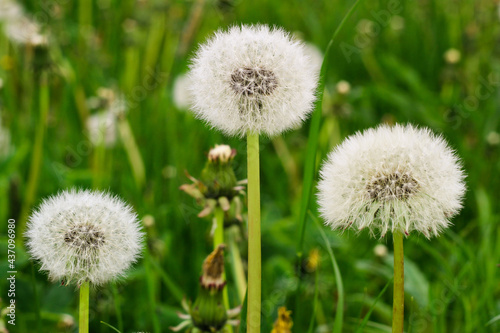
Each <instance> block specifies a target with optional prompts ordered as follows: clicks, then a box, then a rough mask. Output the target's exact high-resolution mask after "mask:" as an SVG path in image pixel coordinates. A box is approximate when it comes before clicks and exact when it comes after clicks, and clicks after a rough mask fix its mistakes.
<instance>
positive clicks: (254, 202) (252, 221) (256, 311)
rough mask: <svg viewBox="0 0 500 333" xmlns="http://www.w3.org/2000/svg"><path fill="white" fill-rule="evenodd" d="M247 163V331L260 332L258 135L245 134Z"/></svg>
mask: <svg viewBox="0 0 500 333" xmlns="http://www.w3.org/2000/svg"><path fill="white" fill-rule="evenodd" d="M247 163H248V171H247V172H248V309H247V332H248V333H260V308H261V245H260V242H261V241H260V174H259V173H260V170H259V169H260V168H259V135H258V134H256V133H250V132H249V133H248V134H247Z"/></svg>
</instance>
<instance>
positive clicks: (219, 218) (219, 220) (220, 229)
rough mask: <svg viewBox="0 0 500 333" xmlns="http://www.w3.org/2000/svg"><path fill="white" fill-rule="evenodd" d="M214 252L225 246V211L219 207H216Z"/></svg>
mask: <svg viewBox="0 0 500 333" xmlns="http://www.w3.org/2000/svg"><path fill="white" fill-rule="evenodd" d="M214 215H215V230H214V250H215V249H216V248H217V247H218V246H219V245H220V244H224V211H223V210H222V208H220V207H219V206H216V207H215V213H214Z"/></svg>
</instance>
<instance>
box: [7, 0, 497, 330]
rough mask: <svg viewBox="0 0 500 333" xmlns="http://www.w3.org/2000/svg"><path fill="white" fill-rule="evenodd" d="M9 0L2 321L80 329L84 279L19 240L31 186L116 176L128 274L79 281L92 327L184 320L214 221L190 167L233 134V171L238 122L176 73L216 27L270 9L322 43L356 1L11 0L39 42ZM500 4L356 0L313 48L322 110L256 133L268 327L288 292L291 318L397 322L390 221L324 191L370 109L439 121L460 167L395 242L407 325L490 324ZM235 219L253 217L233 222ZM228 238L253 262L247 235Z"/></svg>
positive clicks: (319, 323) (88, 184)
mask: <svg viewBox="0 0 500 333" xmlns="http://www.w3.org/2000/svg"><path fill="white" fill-rule="evenodd" d="M7 3H10V1H6V0H0V125H1V129H0V221H1V223H0V272H1V275H0V276H1V280H0V291H1V294H0V308H1V309H2V310H1V314H0V332H11V333H16V332H20V333H31V332H51V333H54V332H77V331H78V328H77V323H78V293H77V291H78V290H77V288H76V287H75V286H74V285H70V286H61V284H60V283H57V282H56V283H53V282H50V281H48V279H47V275H46V274H45V273H41V272H39V268H40V265H39V264H38V263H36V262H33V261H31V260H30V258H29V254H27V252H26V248H25V244H24V239H23V233H24V231H25V225H26V221H27V219H28V217H29V215H30V214H31V212H32V211H33V209H35V208H36V207H37V206H38V205H39V204H40V203H41V201H42V199H43V198H45V197H47V196H50V195H53V194H56V193H57V192H59V191H60V190H62V189H67V188H71V187H77V188H93V189H99V190H106V191H109V192H111V193H114V194H117V195H118V196H120V197H121V198H122V199H123V200H125V201H126V202H128V203H129V204H130V205H131V206H132V207H134V209H135V210H136V212H137V213H138V216H139V218H140V219H141V220H142V224H143V225H144V230H145V232H146V240H145V249H144V251H143V253H142V257H141V259H139V261H138V262H137V263H136V264H135V265H134V266H133V268H132V269H131V270H129V271H128V273H127V275H126V277H124V278H122V279H119V280H118V281H116V282H113V283H110V284H108V285H106V286H104V287H97V288H93V289H92V290H91V296H90V332H96V333H105V332H113V328H110V327H109V326H108V325H107V324H109V325H111V326H113V327H115V328H116V329H117V330H119V331H120V332H124V333H125V332H126V333H130V332H151V333H160V332H169V331H170V330H169V327H171V326H176V325H178V324H179V323H180V322H181V321H182V320H181V319H179V317H178V315H177V312H178V311H182V307H181V302H182V300H183V298H184V297H185V298H186V299H190V300H194V299H195V298H196V296H197V294H198V292H199V279H200V274H201V266H202V263H203V260H204V259H205V257H206V256H207V255H208V254H209V253H210V252H211V251H212V248H213V245H212V240H211V236H210V231H211V228H212V222H211V219H210V218H209V217H205V218H199V217H198V216H197V215H198V213H199V212H200V211H201V210H202V209H203V207H201V206H200V205H199V204H198V203H197V202H196V200H194V199H193V198H192V197H190V196H189V195H187V194H186V193H184V192H183V191H181V190H180V189H179V187H181V186H182V185H183V184H188V183H190V182H191V181H190V179H189V178H188V176H187V175H186V171H187V172H188V173H189V174H190V175H192V176H194V177H196V178H198V176H199V175H200V173H201V171H202V169H203V168H204V166H205V163H206V160H207V153H208V151H209V150H210V149H211V148H212V147H214V146H215V145H216V144H227V145H230V146H231V147H232V148H234V149H236V152H237V154H236V156H235V157H234V161H233V167H234V170H235V174H236V177H237V179H245V178H246V177H247V164H246V149H247V146H246V142H245V139H241V138H238V137H227V136H225V135H223V134H222V133H220V132H219V131H217V130H216V129H211V128H210V126H207V125H206V124H204V123H203V122H202V121H200V120H198V119H196V118H195V117H194V115H193V114H192V113H191V112H190V111H189V107H186V105H185V101H184V104H183V103H182V100H183V99H185V98H186V96H185V93H183V91H184V90H183V89H185V88H183V87H182V85H181V84H182V82H181V83H179V78H181V77H182V76H183V75H184V74H185V73H186V72H187V71H188V70H189V63H190V62H189V61H190V58H191V57H192V56H193V53H194V52H195V51H196V50H197V47H198V45H199V43H202V42H204V41H205V40H206V39H207V38H208V37H209V36H211V35H212V34H213V32H215V31H217V30H218V29H220V28H227V27H229V26H231V25H234V24H255V23H265V24H269V25H277V26H281V27H283V28H284V29H286V30H287V31H290V32H292V33H293V34H294V35H295V36H296V37H297V38H299V39H301V40H303V41H305V42H307V43H308V44H309V45H314V46H315V48H317V50H318V51H317V53H320V54H324V52H325V50H326V48H327V45H328V43H329V42H330V40H331V38H332V34H333V33H334V31H335V30H336V28H337V27H338V26H339V24H340V22H341V21H342V19H343V18H344V17H345V15H346V13H347V12H348V11H349V9H350V8H351V7H352V5H353V4H354V2H353V1H339V0H333V1H324V0H315V1H299V0H291V1H282V0H271V1H264V0H254V1H248V0H247V1H244V0H191V1H180V0H172V1H167V0H123V1H117V0H94V1H85V0H79V1H67V0H47V1H18V2H17V3H18V4H19V5H21V6H22V8H24V12H25V16H26V17H28V18H30V20H32V21H33V22H37V25H38V26H39V27H40V33H41V34H42V35H43V36H44V38H45V37H46V40H43V42H42V43H39V42H38V41H37V40H30V42H26V38H27V36H29V34H30V33H31V32H30V26H29V25H28V24H26V23H21V24H18V26H17V30H16V29H8V28H7V26H8V24H7V21H8V15H9V13H8V12H7V11H6V10H3V9H5V8H7V7H3V6H4V5H5V4H7ZM497 6H499V5H498V4H496V3H495V2H492V1H486V0H476V1H472V0H466V1H446V0H434V1H429V0H419V1H399V0H388V1H385V0H384V1H380V0H375V1H362V0H361V1H360V2H359V4H358V6H357V7H356V8H355V10H354V12H353V13H352V15H351V16H350V17H348V18H347V19H346V21H345V24H344V25H343V27H342V29H341V30H340V31H339V33H338V35H337V36H336V38H335V39H334V40H333V44H332V46H331V49H330V52H329V53H328V58H327V59H326V60H325V61H326V62H327V63H328V69H327V71H326V73H325V76H324V84H325V89H324V94H323V98H322V109H321V110H320V111H322V113H321V114H320V115H319V117H316V118H315V119H317V121H316V122H315V123H314V122H311V119H309V120H308V121H306V122H305V123H304V124H303V126H302V127H300V128H297V129H294V130H291V131H288V132H286V133H284V134H283V135H279V136H276V137H273V138H267V137H262V138H261V141H260V149H261V156H260V163H261V174H260V177H261V203H262V280H263V283H262V329H261V331H262V332H271V330H272V328H273V323H274V322H275V320H276V317H277V312H278V308H279V307H281V306H286V307H287V308H288V309H289V310H291V311H292V313H291V316H292V319H293V328H292V331H293V332H332V331H333V330H338V328H339V325H341V326H342V328H341V331H342V332H368V333H370V332H373V333H375V332H391V317H392V280H391V279H392V271H393V252H392V248H393V247H392V239H391V237H384V238H381V239H379V238H373V237H370V235H369V233H368V232H364V231H362V232H359V233H357V232H353V231H345V232H339V231H332V230H330V228H329V227H327V226H324V225H323V223H322V220H321V218H320V217H319V214H318V207H317V203H316V192H317V190H316V182H317V179H318V169H319V167H320V165H321V161H322V160H323V159H325V158H326V156H327V154H328V152H330V151H331V150H332V148H333V147H335V146H336V145H338V144H339V143H340V142H342V140H343V139H344V138H345V137H347V136H349V135H351V134H353V133H355V132H357V131H359V130H363V129H367V128H370V127H375V126H377V125H378V124H380V123H387V124H394V123H412V124H415V125H418V126H425V127H428V128H430V129H431V130H432V131H433V132H435V133H439V134H441V135H442V136H443V137H445V138H446V140H447V141H448V142H449V144H450V146H451V147H452V148H453V149H455V150H456V153H457V155H458V156H459V157H460V159H461V160H462V162H463V168H464V170H465V172H466V174H467V178H466V184H467V192H466V195H465V199H464V207H463V209H462V210H461V212H460V214H459V215H458V216H456V217H454V218H453V220H452V223H453V225H452V226H450V227H449V228H448V229H446V230H445V231H444V232H443V233H442V235H441V236H439V237H434V238H431V239H427V238H425V237H424V236H423V235H420V234H418V233H414V234H413V233H412V234H411V235H410V237H408V238H407V239H406V240H405V275H406V276H405V297H406V298H405V331H406V332H411V333H430V332H434V333H444V332H457V333H468V332H471V333H472V332H474V333H480V332H491V333H495V332H500V266H499V265H500V210H499V208H498V207H496V206H495V203H498V200H499V193H500V177H498V175H499V173H500V134H499V133H500V57H499V56H500V50H499V47H498V43H499V41H500V7H497ZM38 37H40V36H38ZM23 38H24V41H23ZM318 57H322V55H321V56H319V55H318ZM320 59H321V58H320ZM110 108H114V110H115V111H116V110H118V111H117V112H118V114H119V116H118V119H117V123H116V128H115V129H114V133H106V135H104V137H101V138H100V139H101V141H99V142H96V139H95V134H96V133H92V132H91V131H89V127H88V123H89V119H91V118H92V116H94V115H96V114H100V113H101V112H103V111H105V110H109V109H110ZM99 134H100V135H101V136H103V133H97V135H99ZM108 135H109V137H108ZM495 175H497V176H495ZM311 180H312V182H311ZM309 193H310V194H311V195H310V200H307V199H308V196H307V194H309ZM245 215H246V205H243V217H244V220H245ZM9 219H13V220H15V225H16V228H15V230H16V249H15V251H16V259H15V269H16V271H17V273H16V284H15V290H16V295H15V301H16V325H15V326H12V325H9V324H8V320H9V317H7V316H6V315H7V313H8V310H6V308H7V306H8V305H9V303H8V302H9V300H10V297H9V296H8V295H7V291H8V290H9V287H10V284H9V281H8V280H7V279H6V277H7V276H8V274H7V272H8V271H9V270H10V269H9V266H8V265H9V262H8V260H7V250H8V239H9V237H8V235H9V234H8V230H9V228H8V225H9V224H8V221H9ZM238 228H243V229H244V228H245V224H244V223H243V224H242V225H239V224H238V223H236V225H235V226H231V227H230V228H228V231H227V232H235V230H237V229H238ZM233 245H234V246H237V247H238V249H239V251H240V254H241V258H242V261H243V265H245V264H246V255H247V248H246V246H247V244H246V241H245V239H244V238H243V239H238V238H235V244H233ZM234 265H236V263H235V261H234V258H232V257H230V256H229V255H226V270H227V280H228V283H227V289H228V295H229V303H230V305H231V307H236V306H238V305H240V304H241V302H240V295H239V291H238V289H237V285H236V283H235V280H234V276H233V274H231V272H232V269H233V268H234ZM385 287H387V288H385ZM384 288H385V289H384ZM339 299H340V300H341V302H339ZM339 304H341V305H342V306H340V307H339ZM241 320H242V322H243V323H244V322H245V311H242V318H241ZM102 322H104V323H106V324H104V323H102ZM235 331H237V332H244V331H245V325H243V324H242V325H241V326H240V327H239V329H237V330H235Z"/></svg>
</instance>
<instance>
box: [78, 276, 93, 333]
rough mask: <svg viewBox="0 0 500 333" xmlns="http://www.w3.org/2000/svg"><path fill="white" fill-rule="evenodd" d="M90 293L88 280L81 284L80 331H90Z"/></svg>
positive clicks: (85, 332) (84, 332)
mask: <svg viewBox="0 0 500 333" xmlns="http://www.w3.org/2000/svg"><path fill="white" fill-rule="evenodd" d="M89 293H90V284H89V282H88V281H86V282H84V283H82V285H81V286H80V316H79V321H80V325H79V328H78V332H79V333H88V332H89Z"/></svg>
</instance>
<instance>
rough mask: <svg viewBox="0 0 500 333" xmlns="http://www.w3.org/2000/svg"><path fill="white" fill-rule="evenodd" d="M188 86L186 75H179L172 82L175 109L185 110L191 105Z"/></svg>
mask: <svg viewBox="0 0 500 333" xmlns="http://www.w3.org/2000/svg"><path fill="white" fill-rule="evenodd" d="M189 85H190V81H189V77H188V75H187V74H182V75H179V76H178V77H177V78H176V79H175V81H174V87H173V92H172V94H173V99H174V104H175V107H176V108H177V109H179V110H187V109H189V106H190V105H191V95H190V92H189Z"/></svg>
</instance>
